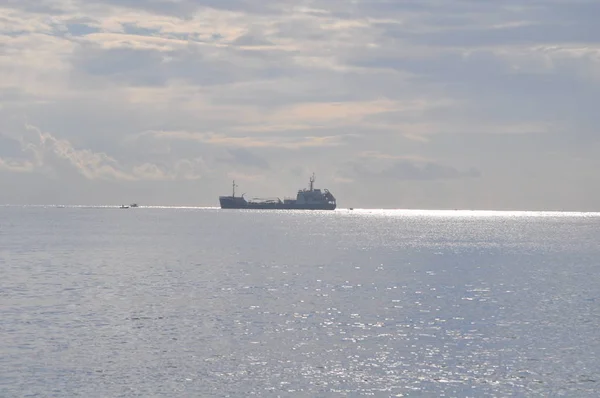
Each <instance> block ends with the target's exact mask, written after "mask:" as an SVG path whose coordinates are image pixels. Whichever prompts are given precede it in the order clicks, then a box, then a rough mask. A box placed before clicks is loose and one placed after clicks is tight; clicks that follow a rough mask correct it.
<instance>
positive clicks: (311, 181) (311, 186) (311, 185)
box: [310, 173, 315, 191]
mask: <svg viewBox="0 0 600 398" xmlns="http://www.w3.org/2000/svg"><path fill="white" fill-rule="evenodd" d="M314 184H315V173H313V175H312V176H311V177H310V191H312V190H313V185H314Z"/></svg>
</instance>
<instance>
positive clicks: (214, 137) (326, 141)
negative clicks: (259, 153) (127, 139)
mask: <svg viewBox="0 0 600 398" xmlns="http://www.w3.org/2000/svg"><path fill="white" fill-rule="evenodd" d="M146 136H149V137H153V138H155V139H159V140H167V141H173V140H182V141H196V142H200V143H204V144H211V145H219V146H224V147H243V148H285V149H301V148H306V147H327V146H337V145H343V137H341V136H322V137H289V136H283V137H278V136H268V137H260V136H258V137H252V136H228V135H224V134H217V133H200V132H189V131H147V132H144V133H142V134H140V135H139V136H138V137H146ZM230 153H231V151H230ZM233 153H236V152H235V150H234V152H233ZM237 153H238V154H239V153H240V152H237ZM246 153H247V152H246Z"/></svg>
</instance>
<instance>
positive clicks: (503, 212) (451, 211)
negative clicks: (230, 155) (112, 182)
mask: <svg viewBox="0 0 600 398" xmlns="http://www.w3.org/2000/svg"><path fill="white" fill-rule="evenodd" d="M121 206H122V205H87V204H68V205H67V204H0V207H36V208H72V209H77V208H80V209H83V208H87V209H120V208H121ZM126 206H129V205H126ZM132 209H165V210H169V209H172V210H178V209H180V210H232V209H221V207H219V206H176V205H166V206H165V205H145V206H142V205H138V206H137V207H135V208H132ZM233 210H234V211H235V210H244V211H252V212H269V213H271V212H274V213H278V212H282V211H283V212H289V211H298V212H302V213H306V212H308V213H311V212H314V211H315V210H308V211H307V210H256V209H233ZM317 211H318V210H317ZM323 211H324V212H334V213H336V212H348V213H350V212H356V213H364V212H394V213H407V214H412V215H414V214H417V215H426V214H428V213H429V214H436V213H437V214H443V215H456V216H459V215H482V216H483V215H563V216H565V215H573V216H574V215H584V216H598V217H600V211H589V210H491V209H414V208H376V207H373V208H370V207H360V208H359V207H354V208H352V207H343V208H342V207H338V208H337V209H335V210H333V211H331V210H323Z"/></svg>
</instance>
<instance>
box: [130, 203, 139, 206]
mask: <svg viewBox="0 0 600 398" xmlns="http://www.w3.org/2000/svg"><path fill="white" fill-rule="evenodd" d="M129 207H138V204H137V203H132V204H130V205H129Z"/></svg>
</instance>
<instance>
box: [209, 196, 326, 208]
mask: <svg viewBox="0 0 600 398" xmlns="http://www.w3.org/2000/svg"><path fill="white" fill-rule="evenodd" d="M236 199H239V198H237V197H222V198H219V202H220V204H221V209H250V210H335V208H336V205H335V203H324V204H321V203H315V204H309V203H306V204H297V203H284V202H246V201H239V200H236Z"/></svg>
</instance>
